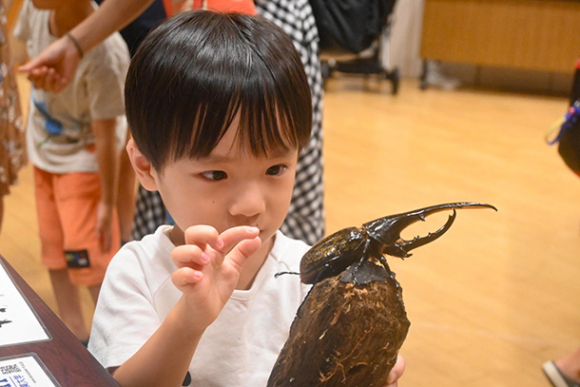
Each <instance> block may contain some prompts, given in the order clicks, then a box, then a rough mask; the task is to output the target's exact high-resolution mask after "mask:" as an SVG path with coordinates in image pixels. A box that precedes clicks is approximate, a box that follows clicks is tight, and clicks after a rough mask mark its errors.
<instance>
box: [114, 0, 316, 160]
mask: <svg viewBox="0 0 580 387" xmlns="http://www.w3.org/2000/svg"><path fill="white" fill-rule="evenodd" d="M125 100H126V109H127V120H128V122H129V126H130V128H131V132H132V134H133V138H134V139H135V142H136V144H137V146H138V147H139V150H140V151H141V152H142V153H143V155H144V156H145V157H146V158H147V159H148V160H149V162H150V163H151V164H152V166H153V167H154V168H155V169H156V170H158V171H161V170H162V167H163V166H164V165H165V163H166V162H167V161H169V160H174V161H175V160H178V159H180V158H182V157H190V158H201V157H206V156H209V154H210V153H211V151H212V150H213V149H214V147H215V146H216V145H217V144H218V142H219V141H220V139H221V138H222V136H223V135H224V133H225V132H226V130H227V129H228V127H229V126H230V124H231V122H232V120H233V119H234V118H235V117H236V115H237V114H239V115H240V125H239V128H240V130H239V131H238V133H237V136H238V139H239V143H240V144H241V145H242V146H243V147H245V148H246V149H249V150H250V152H251V154H252V155H254V156H269V155H272V154H274V152H281V151H282V152H283V151H288V150H291V149H296V148H301V147H304V146H305V145H306V144H307V143H308V139H309V137H310V131H311V126H312V104H311V97H310V89H309V87H308V82H307V79H306V74H305V73H304V68H303V65H302V62H301V61H300V57H299V55H298V53H297V52H296V49H295V48H294V45H293V43H292V41H291V39H290V37H288V35H286V34H285V33H284V31H282V30H281V29H280V28H278V27H277V26H276V25H274V24H273V23H271V22H269V21H267V20H266V19H264V18H262V17H259V16H249V15H238V14H219V13H213V12H209V11H194V12H187V13H183V14H179V15H177V16H175V17H173V18H171V19H169V20H167V21H166V22H165V23H163V24H161V25H160V26H159V27H158V28H157V29H155V30H154V31H153V32H151V34H149V35H148V36H147V38H145V40H144V41H143V43H142V44H141V46H140V47H139V49H138V50H137V53H136V54H135V57H134V58H133V60H132V62H131V65H130V67H129V72H128V74H127V82H126V87H125Z"/></svg>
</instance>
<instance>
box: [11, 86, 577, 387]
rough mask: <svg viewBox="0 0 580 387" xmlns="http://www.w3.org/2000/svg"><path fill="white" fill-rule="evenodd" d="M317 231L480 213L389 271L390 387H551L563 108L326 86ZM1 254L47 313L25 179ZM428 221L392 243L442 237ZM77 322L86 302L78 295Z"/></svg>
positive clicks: (47, 290)
mask: <svg viewBox="0 0 580 387" xmlns="http://www.w3.org/2000/svg"><path fill="white" fill-rule="evenodd" d="M324 103H325V118H324V122H325V182H326V204H327V231H328V232H333V231H336V230H338V229H339V228H342V227H346V226H351V225H360V224H361V223H362V222H365V221H368V220H371V219H374V218H378V217H381V216H384V215H387V214H394V213H398V212H403V211H407V210H411V209H415V208H420V207H424V206H428V205H433V204H438V203H445V202H454V201H480V202H487V203H491V204H493V205H495V206H496V207H497V208H498V209H499V211H498V212H494V211H491V210H461V211H459V212H458V214H457V219H456V221H455V224H454V226H453V228H452V229H451V230H450V231H449V232H448V233H447V234H446V235H445V236H444V237H443V238H441V239H440V240H438V241H436V242H434V243H432V244H430V245H427V246H425V247H422V248H420V249H417V250H415V252H414V255H413V257H411V258H408V259H406V260H405V261H404V262H403V261H401V260H398V259H395V258H391V259H389V262H390V263H391V268H392V269H393V270H394V271H396V272H397V278H398V280H399V282H400V283H401V285H402V287H403V289H404V292H403V295H404V299H405V303H406V308H407V312H408V316H409V319H410V320H411V322H412V323H411V329H410V331H409V335H408V338H407V341H406V342H405V344H404V345H403V348H402V350H401V353H402V355H403V356H404V357H405V358H406V360H407V370H406V372H405V375H404V377H403V379H402V380H401V382H400V385H401V386H446V387H455V386H457V387H460V386H461V387H489V386H494V387H498V386H527V387H535V386H538V387H542V386H545V387H547V386H548V383H547V382H546V381H545V379H544V377H543V375H542V373H541V371H540V366H541V364H542V362H543V361H545V360H547V359H550V358H557V357H559V356H562V355H563V354H564V353H567V352H569V351H571V350H573V349H575V348H576V347H577V346H580V307H579V306H580V260H579V258H580V179H579V178H577V177H576V176H575V175H574V174H572V173H571V172H569V171H568V170H567V169H566V167H565V166H564V164H563V163H562V162H561V161H560V159H559V157H558V155H557V152H556V149H555V148H553V147H549V146H547V145H546V144H545V143H544V140H543V136H544V134H545V133H546V131H547V130H548V128H549V127H550V126H551V125H552V124H553V123H554V122H555V121H556V120H557V119H558V118H560V117H561V116H562V115H563V114H564V113H565V111H566V106H567V101H566V99H565V98H557V97H546V96H537V95H536V96H534V95H532V96H530V95H522V94H516V93H514V94H506V93H495V92H490V91H474V90H465V91H464V90H459V91H454V92H444V91H439V90H435V89H430V90H426V91H420V90H419V88H418V84H417V82H415V81H412V80H409V81H404V82H403V83H402V85H401V88H400V92H399V94H398V95H397V96H393V95H391V94H390V87H389V84H388V83H386V82H384V83H382V84H378V83H376V82H374V81H370V82H367V81H364V80H362V79H359V78H339V79H333V80H331V81H329V83H328V87H327V92H326V95H325V99H324ZM6 207H7V214H6V218H5V224H4V230H3V234H2V235H1V236H0V253H1V254H2V255H4V256H5V257H6V258H7V259H8V260H9V261H10V262H11V263H12V264H13V265H14V266H15V268H16V269H17V270H18V271H19V272H20V273H21V274H22V275H23V277H24V278H25V279H26V280H27V281H29V283H30V284H31V285H32V287H33V288H34V289H35V290H36V291H37V292H38V293H39V294H40V296H41V297H42V298H43V299H44V300H45V301H46V302H47V303H48V304H49V305H50V306H51V307H53V308H54V305H55V302H54V299H53V295H52V293H51V287H50V284H49V281H48V276H47V275H46V273H45V271H44V270H43V269H42V267H40V266H39V264H38V261H39V258H38V255H39V242H38V238H37V228H36V224H35V212H34V203H33V198H32V185H31V173H30V168H27V169H25V170H24V171H23V172H22V174H21V182H20V185H19V186H17V187H15V188H14V190H13V194H12V195H11V196H9V197H8V198H7V200H6ZM439 215H440V214H438V215H437V216H433V217H432V219H428V221H427V222H426V223H424V224H421V225H417V226H416V227H413V228H412V229H410V230H409V231H408V232H405V234H404V235H403V236H404V237H406V238H407V239H408V238H410V237H413V236H414V235H415V234H422V235H424V234H426V233H427V232H428V231H434V230H436V229H438V228H439V227H440V225H441V224H443V222H444V221H445V220H446V215H441V216H439ZM85 301H86V306H85V309H86V312H87V316H90V311H91V307H92V306H91V304H90V301H89V298H88V297H85Z"/></svg>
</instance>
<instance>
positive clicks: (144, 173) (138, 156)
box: [126, 138, 157, 191]
mask: <svg viewBox="0 0 580 387" xmlns="http://www.w3.org/2000/svg"><path fill="white" fill-rule="evenodd" d="M126 149H127V153H128V154H129V160H131V165H133V169H134V170H135V173H136V174H137V178H138V179H139V182H140V183H141V185H142V186H143V188H145V189H146V190H148V191H157V183H156V181H155V178H154V177H153V174H154V173H155V171H154V170H153V166H152V165H151V163H150V162H149V160H148V159H147V158H146V157H145V156H143V153H141V151H140V150H139V148H138V147H137V144H135V141H134V140H133V139H132V138H131V139H130V140H129V141H128V142H127V147H126Z"/></svg>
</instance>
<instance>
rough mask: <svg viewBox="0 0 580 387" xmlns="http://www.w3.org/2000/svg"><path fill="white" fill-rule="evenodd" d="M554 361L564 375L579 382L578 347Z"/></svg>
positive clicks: (579, 354) (579, 358)
mask: <svg viewBox="0 0 580 387" xmlns="http://www.w3.org/2000/svg"><path fill="white" fill-rule="evenodd" d="M555 363H556V365H557V366H558V368H559V369H560V371H562V373H564V375H566V377H568V378H570V379H572V380H574V381H575V382H578V383H580V347H579V348H578V349H576V350H575V351H574V352H571V353H569V354H568V355H566V356H564V357H563V358H561V359H559V360H556V362H555Z"/></svg>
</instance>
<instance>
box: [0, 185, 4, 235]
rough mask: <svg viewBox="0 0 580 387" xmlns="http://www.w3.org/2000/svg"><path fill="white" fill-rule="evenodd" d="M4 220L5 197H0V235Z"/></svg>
mask: <svg viewBox="0 0 580 387" xmlns="http://www.w3.org/2000/svg"><path fill="white" fill-rule="evenodd" d="M3 219H4V195H0V235H2V220H3Z"/></svg>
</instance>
